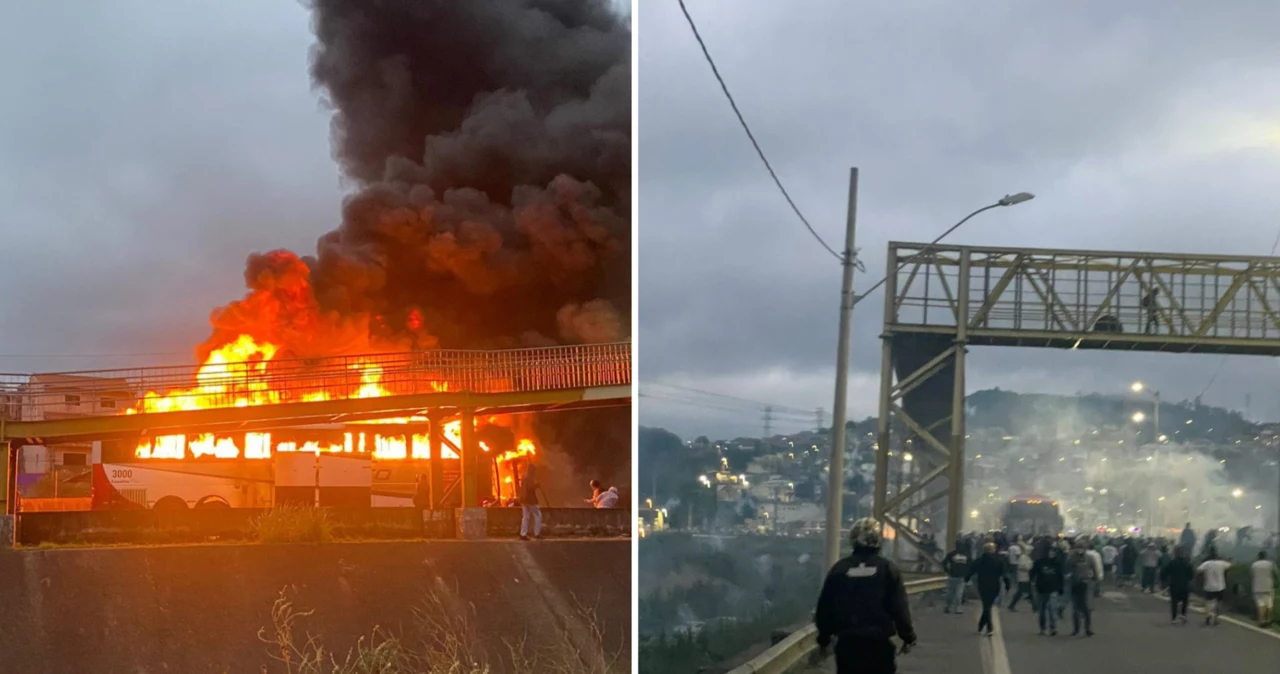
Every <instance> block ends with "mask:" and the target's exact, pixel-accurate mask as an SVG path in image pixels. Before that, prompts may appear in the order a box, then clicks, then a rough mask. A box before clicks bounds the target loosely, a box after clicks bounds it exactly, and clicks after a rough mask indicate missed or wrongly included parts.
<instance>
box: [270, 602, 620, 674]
mask: <svg viewBox="0 0 1280 674" xmlns="http://www.w3.org/2000/svg"><path fill="white" fill-rule="evenodd" d="M456 608H457V607H450V606H446V605H445V602H444V601H443V600H442V599H441V598H440V597H439V596H438V595H435V594H429V595H428V596H427V600H426V602H425V605H424V606H423V607H422V608H420V609H418V610H416V611H415V612H414V615H415V617H416V619H417V621H418V626H419V628H420V629H419V630H418V631H419V632H420V633H421V634H422V635H423V636H422V637H421V639H420V640H419V641H418V642H417V643H413V644H410V643H408V642H406V641H405V640H404V639H403V638H402V637H400V636H397V635H393V634H390V633H388V632H387V631H386V630H383V629H381V628H377V627H375V628H374V629H373V632H372V634H371V635H370V636H368V637H361V638H360V640H359V641H358V642H357V643H356V645H355V646H353V647H352V648H351V649H350V650H348V651H347V653H345V654H341V653H335V652H332V651H329V650H327V649H326V648H325V646H324V644H323V643H322V642H321V640H320V639H319V638H318V637H316V636H314V635H312V634H310V633H309V632H306V631H305V629H303V628H302V625H301V623H302V622H303V621H304V620H305V619H306V618H308V617H310V616H311V615H312V614H313V611H311V610H302V609H299V608H298V607H296V606H295V605H294V603H293V600H292V598H291V592H290V590H289V589H288V588H285V589H284V590H281V592H280V596H279V597H277V598H276V601H275V603H274V605H273V606H272V609H271V622H272V625H271V627H270V628H264V629H262V630H259V632H258V637H259V638H260V639H261V640H262V641H263V643H265V644H267V647H268V649H269V650H268V652H269V654H270V655H271V657H272V658H273V659H274V660H275V661H276V662H278V663H280V664H281V665H283V671H284V672H285V673H286V674H492V673H494V672H510V673H511V674H543V673H546V674H621V673H622V672H626V671H629V667H630V663H628V662H622V661H621V658H620V656H618V655H613V656H608V655H604V653H605V649H604V646H603V644H604V640H603V636H604V635H603V634H602V633H601V630H600V629H599V627H598V622H597V621H596V620H594V616H593V614H591V613H590V612H584V613H583V617H585V618H588V619H589V623H588V624H590V625H591V626H592V636H593V637H594V638H595V639H597V640H598V643H597V644H592V646H596V647H594V648H591V649H589V650H592V651H594V652H596V653H597V655H596V656H591V655H588V654H587V653H585V652H579V648H578V646H577V645H576V644H574V643H573V642H572V640H571V639H570V638H569V636H568V634H563V635H562V639H561V641H560V642H559V643H552V644H549V645H547V646H544V647H541V648H538V647H533V646H531V645H530V644H529V643H528V642H527V640H523V639H522V640H520V641H518V642H510V641H505V640H504V642H503V644H504V648H503V649H502V651H503V652H501V653H498V654H489V653H485V652H483V651H482V650H481V649H480V648H479V647H478V640H477V638H476V635H475V634H474V632H473V630H472V626H471V624H470V621H469V619H468V616H467V614H466V612H464V611H458V610H456ZM262 671H263V672H266V671H267V669H266V668H264V669H263V670H262Z"/></svg>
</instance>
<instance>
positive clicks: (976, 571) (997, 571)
mask: <svg viewBox="0 0 1280 674" xmlns="http://www.w3.org/2000/svg"><path fill="white" fill-rule="evenodd" d="M974 576H977V577H978V598H979V599H981V600H982V617H980V618H978V632H980V633H981V632H982V631H983V628H985V629H986V635H987V636H991V633H992V631H993V630H994V629H995V628H994V626H993V624H992V621H991V605H992V604H994V603H996V598H997V597H999V596H1000V590H1001V587H1002V586H1003V589H1005V590H1006V591H1007V590H1008V589H1009V576H1008V574H1006V573H1005V562H1004V560H1003V559H1001V558H1000V556H999V555H998V554H997V553H996V544H995V543H994V542H991V543H987V544H986V545H984V546H983V547H982V556H981V557H979V558H978V561H976V562H974V563H973V566H971V567H970V568H969V575H968V576H966V577H965V582H968V581H969V579H970V578H973V577H974Z"/></svg>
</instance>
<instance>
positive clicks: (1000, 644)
mask: <svg viewBox="0 0 1280 674" xmlns="http://www.w3.org/2000/svg"><path fill="white" fill-rule="evenodd" d="M991 623H992V627H993V628H994V630H993V631H994V634H992V636H991V637H990V638H988V637H982V645H981V646H979V649H980V650H981V652H982V671H983V674H1011V672H1012V671H1013V670H1012V669H1010V667H1009V651H1008V649H1006V648H1005V645H1004V627H1003V626H1002V625H1001V624H1000V609H999V608H997V607H995V606H992V607H991Z"/></svg>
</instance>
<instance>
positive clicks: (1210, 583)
mask: <svg viewBox="0 0 1280 674" xmlns="http://www.w3.org/2000/svg"><path fill="white" fill-rule="evenodd" d="M1229 568H1231V562H1230V561H1228V560H1225V559H1219V558H1218V553H1216V552H1213V551H1210V552H1209V558H1208V559H1206V560H1205V561H1204V563H1202V564H1201V565H1200V568H1199V569H1196V573H1198V574H1200V575H1201V577H1202V578H1204V598H1205V601H1206V602H1207V606H1205V609H1206V610H1207V611H1208V614H1207V615H1205V618H1204V624H1206V625H1217V624H1218V613H1219V612H1220V611H1221V610H1222V598H1223V596H1225V595H1226V592H1227V569H1229Z"/></svg>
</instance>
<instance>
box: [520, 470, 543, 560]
mask: <svg viewBox="0 0 1280 674" xmlns="http://www.w3.org/2000/svg"><path fill="white" fill-rule="evenodd" d="M537 468H538V467H537V466H536V465H534V463H533V462H532V461H530V462H529V467H528V468H527V469H526V470H525V473H524V479H523V480H521V481H520V510H521V513H520V540H522V541H527V540H529V518H530V517H532V518H533V537H534V538H542V509H541V508H539V507H538V487H539V486H540V485H539V484H538V477H537Z"/></svg>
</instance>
